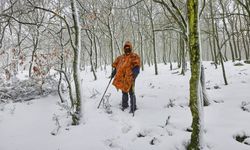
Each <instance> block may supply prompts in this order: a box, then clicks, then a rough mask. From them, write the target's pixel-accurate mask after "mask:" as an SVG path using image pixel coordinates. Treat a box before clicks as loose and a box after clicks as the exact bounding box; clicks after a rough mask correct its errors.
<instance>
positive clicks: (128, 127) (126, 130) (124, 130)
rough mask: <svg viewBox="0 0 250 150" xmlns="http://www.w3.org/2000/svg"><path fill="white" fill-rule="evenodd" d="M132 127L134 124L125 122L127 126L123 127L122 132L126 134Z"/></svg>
mask: <svg viewBox="0 0 250 150" xmlns="http://www.w3.org/2000/svg"><path fill="white" fill-rule="evenodd" d="M131 129H132V125H129V124H125V126H123V127H122V129H121V130H122V133H124V134H126V133H128V132H129V131H130V130H131Z"/></svg>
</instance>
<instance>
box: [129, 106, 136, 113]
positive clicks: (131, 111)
mask: <svg viewBox="0 0 250 150" xmlns="http://www.w3.org/2000/svg"><path fill="white" fill-rule="evenodd" d="M136 110H137V107H136V108H135V110H134V112H135V111H136ZM129 113H133V110H132V109H130V111H129Z"/></svg>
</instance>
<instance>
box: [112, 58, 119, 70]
mask: <svg viewBox="0 0 250 150" xmlns="http://www.w3.org/2000/svg"><path fill="white" fill-rule="evenodd" d="M120 59H121V57H120V56H119V57H117V58H116V59H115V61H114V62H113V64H112V67H113V68H116V67H117V66H118V64H119V62H120Z"/></svg>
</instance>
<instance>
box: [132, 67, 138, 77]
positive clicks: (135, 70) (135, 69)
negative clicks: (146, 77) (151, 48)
mask: <svg viewBox="0 0 250 150" xmlns="http://www.w3.org/2000/svg"><path fill="white" fill-rule="evenodd" d="M132 72H133V77H134V79H136V77H137V76H138V74H139V73H140V67H139V66H135V67H134V68H133V69H132Z"/></svg>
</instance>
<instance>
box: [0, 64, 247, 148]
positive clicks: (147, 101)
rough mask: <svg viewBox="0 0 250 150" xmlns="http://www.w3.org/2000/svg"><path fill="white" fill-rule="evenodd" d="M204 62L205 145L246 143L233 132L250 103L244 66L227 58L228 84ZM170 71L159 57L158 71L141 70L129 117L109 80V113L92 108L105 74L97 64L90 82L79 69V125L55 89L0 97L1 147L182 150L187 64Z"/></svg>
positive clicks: (242, 128) (242, 126) (187, 115)
mask: <svg viewBox="0 0 250 150" xmlns="http://www.w3.org/2000/svg"><path fill="white" fill-rule="evenodd" d="M203 65H204V67H205V75H206V86H207V93H208V96H209V98H210V100H211V102H212V103H211V105H210V106H208V107H205V108H204V142H205V146H206V149H213V150H222V149H240V150H249V149H250V146H249V145H246V144H244V142H248V143H249V138H247V139H245V141H244V142H243V143H240V142H238V141H236V140H235V136H236V135H243V134H244V135H246V136H248V137H249V136H250V128H249V120H250V112H249V111H243V109H242V106H243V103H244V104H247V105H244V106H245V107H246V108H248V107H249V103H250V94H249V89H250V75H249V74H250V65H246V64H245V65H244V66H234V64H233V63H232V62H227V63H225V68H226V73H227V77H228V81H229V85H227V86H225V85H224V80H223V76H222V72H221V68H218V69H215V68H214V66H213V65H211V64H210V62H204V63H203ZM174 66H176V64H175V65H174ZM219 67H220V66H219ZM176 71H178V70H173V71H170V70H169V65H163V64H159V75H157V76H155V75H154V68H153V67H146V68H145V71H142V72H141V73H140V75H139V76H138V78H137V81H136V87H135V88H136V96H137V106H138V108H139V109H138V110H137V111H136V112H135V116H134V117H132V114H129V112H128V111H129V110H125V111H124V112H123V111H121V110H120V109H119V107H120V105H119V104H120V102H121V92H120V91H119V92H117V90H116V89H115V88H114V86H112V85H111V86H110V87H109V89H108V91H107V95H109V93H110V97H109V98H108V99H109V104H110V105H111V107H110V109H111V111H112V113H107V112H106V111H105V109H104V108H103V107H102V106H101V107H100V109H97V105H98V103H99V101H100V98H101V96H102V94H103V93H102V92H103V91H104V90H105V88H106V86H107V84H108V81H109V79H108V76H109V75H110V73H109V72H105V71H100V70H99V71H98V72H97V76H98V80H97V81H93V76H92V73H91V72H90V71H89V69H88V70H86V71H84V72H82V74H81V77H82V80H83V82H82V84H83V85H82V88H83V97H84V100H85V104H84V107H85V108H84V113H85V114H84V120H85V122H84V123H82V124H80V125H79V126H71V125H70V123H71V117H70V116H69V114H68V113H67V111H66V110H65V109H63V107H62V106H61V105H59V104H58V103H59V102H60V99H59V97H58V96H48V97H46V98H40V99H35V100H32V101H26V102H22V103H12V102H8V103H3V102H0V141H1V142H0V150H34V149H35V150H44V149H46V150H69V149H73V150H83V149H86V150H87V149H91V150H100V149H103V150H110V149H112V150H165V149H167V150H173V149H180V150H184V149H185V145H186V144H187V143H188V141H189V139H190V136H191V132H187V131H186V130H187V128H190V126H191V121H192V116H191V112H190V109H189V107H188V104H189V102H188V99H189V78H190V73H189V71H190V70H188V72H187V75H186V76H182V75H179V74H176ZM215 87H219V88H215ZM93 95H94V96H93ZM170 101H171V102H170ZM56 119H58V121H59V122H58V123H59V125H60V128H59V132H58V133H57V132H56V131H57V128H58V125H56ZM166 120H168V123H167V125H165V124H166ZM52 133H54V134H55V135H52Z"/></svg>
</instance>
